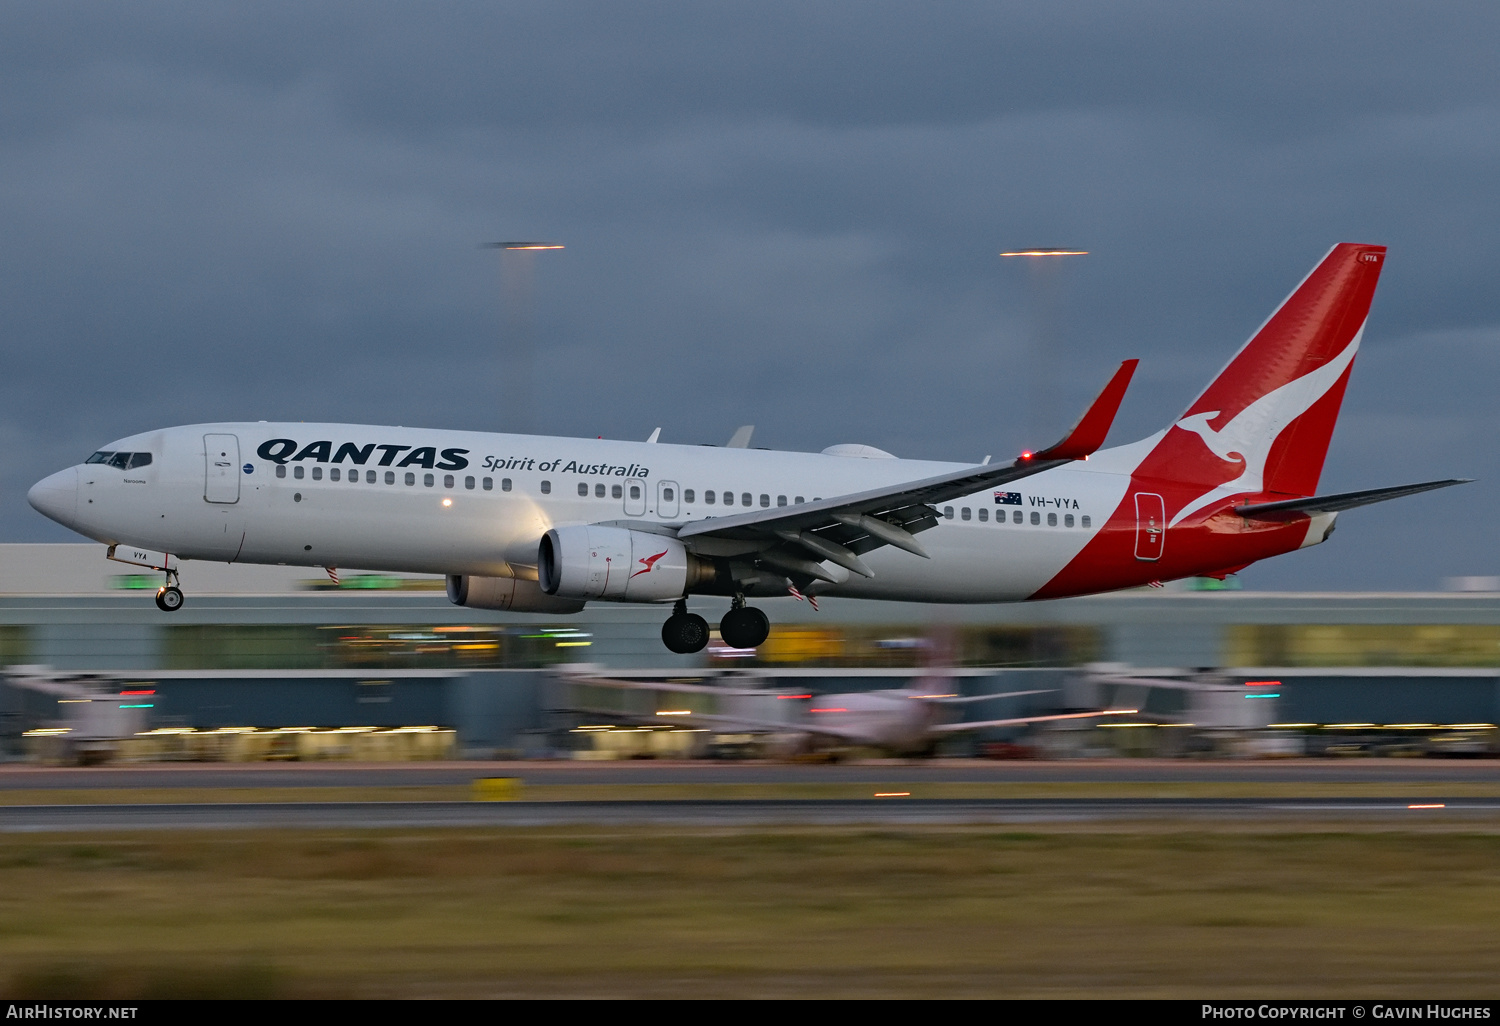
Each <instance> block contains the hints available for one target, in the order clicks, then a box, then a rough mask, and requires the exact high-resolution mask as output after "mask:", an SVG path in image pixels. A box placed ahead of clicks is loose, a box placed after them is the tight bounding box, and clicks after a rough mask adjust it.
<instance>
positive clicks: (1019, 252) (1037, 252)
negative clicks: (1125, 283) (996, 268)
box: [1000, 249, 1089, 257]
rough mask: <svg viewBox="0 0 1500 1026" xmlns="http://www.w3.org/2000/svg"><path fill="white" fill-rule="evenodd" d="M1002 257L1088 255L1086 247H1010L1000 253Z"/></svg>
mask: <svg viewBox="0 0 1500 1026" xmlns="http://www.w3.org/2000/svg"><path fill="white" fill-rule="evenodd" d="M1000 255H1001V256H1003V257H1039V256H1088V255H1089V251H1088V250H1086V249H1011V250H1007V251H1005V252H1004V253H1001V254H1000Z"/></svg>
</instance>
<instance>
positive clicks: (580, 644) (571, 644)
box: [553, 641, 593, 648]
mask: <svg viewBox="0 0 1500 1026" xmlns="http://www.w3.org/2000/svg"><path fill="white" fill-rule="evenodd" d="M553 644H555V645H556V646H557V647H558V648H586V647H588V646H589V645H592V644H593V642H592V641H557V642H553Z"/></svg>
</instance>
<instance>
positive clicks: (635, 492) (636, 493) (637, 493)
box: [630, 485, 641, 499]
mask: <svg viewBox="0 0 1500 1026" xmlns="http://www.w3.org/2000/svg"><path fill="white" fill-rule="evenodd" d="M630 497H631V498H632V499H639V498H640V497H641V486H640V485H631V486H630Z"/></svg>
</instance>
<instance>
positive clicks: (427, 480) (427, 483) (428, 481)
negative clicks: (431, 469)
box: [422, 474, 432, 488]
mask: <svg viewBox="0 0 1500 1026" xmlns="http://www.w3.org/2000/svg"><path fill="white" fill-rule="evenodd" d="M422 487H423V488H431V487H432V475H431V474H423V475H422Z"/></svg>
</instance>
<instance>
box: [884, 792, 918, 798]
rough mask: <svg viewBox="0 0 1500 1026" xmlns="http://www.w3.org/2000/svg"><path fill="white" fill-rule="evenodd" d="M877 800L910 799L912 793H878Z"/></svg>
mask: <svg viewBox="0 0 1500 1026" xmlns="http://www.w3.org/2000/svg"><path fill="white" fill-rule="evenodd" d="M875 797H876V798H910V797H911V792H910V791H876V792H875Z"/></svg>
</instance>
